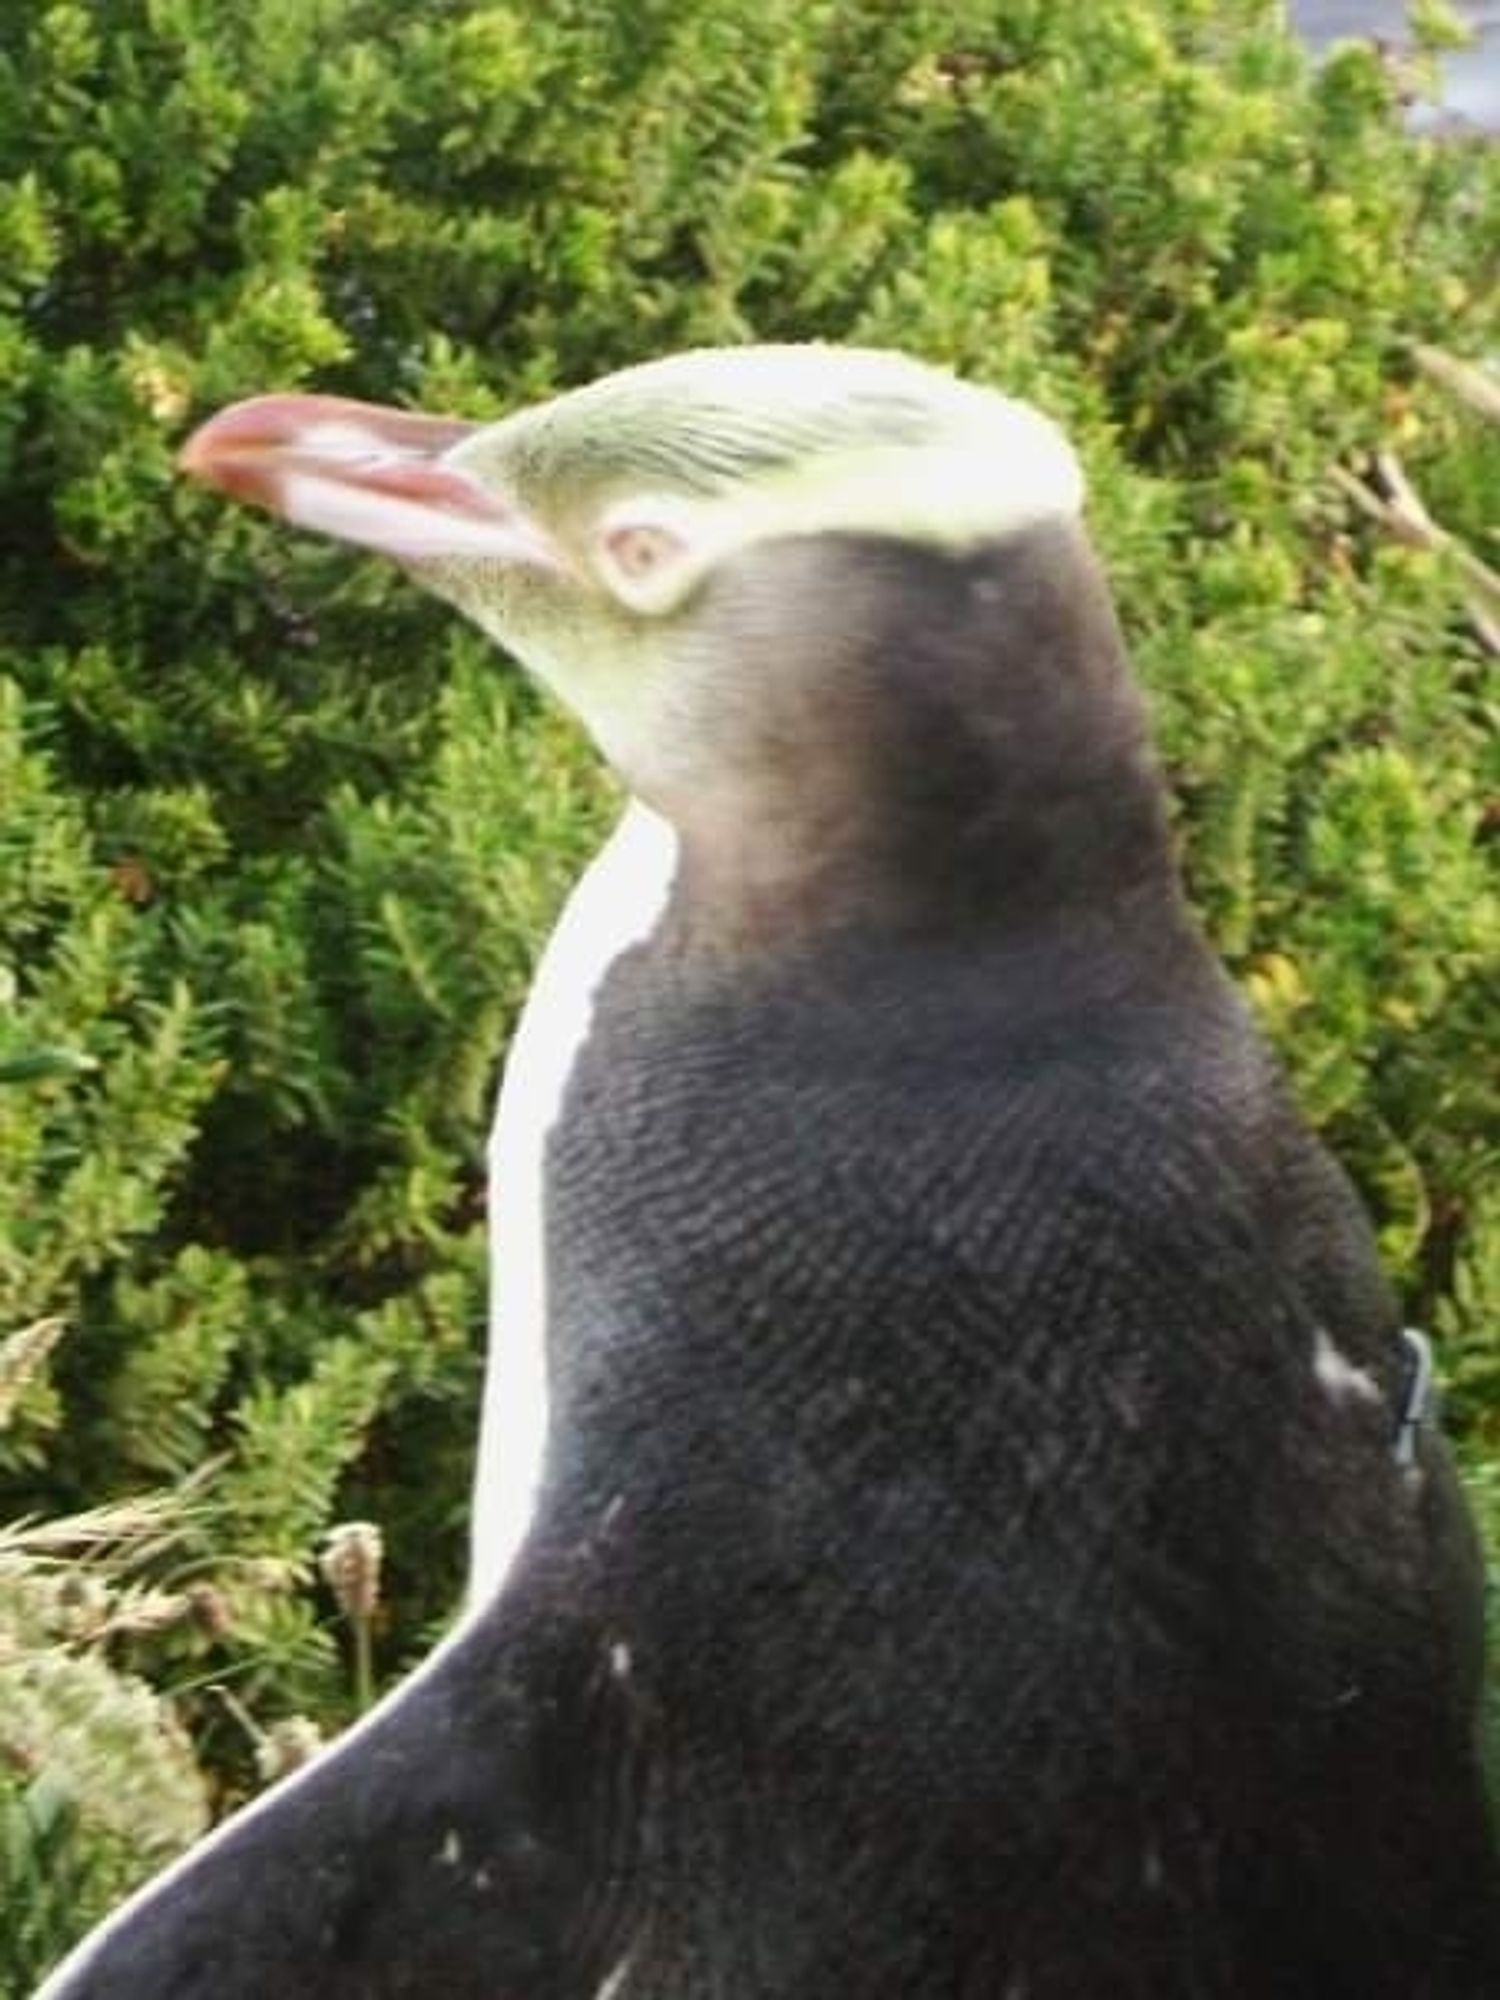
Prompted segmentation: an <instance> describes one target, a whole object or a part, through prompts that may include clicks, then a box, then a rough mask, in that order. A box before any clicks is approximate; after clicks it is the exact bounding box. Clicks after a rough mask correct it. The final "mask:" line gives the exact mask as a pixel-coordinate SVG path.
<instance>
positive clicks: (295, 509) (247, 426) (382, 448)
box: [177, 396, 565, 570]
mask: <svg viewBox="0 0 1500 2000" xmlns="http://www.w3.org/2000/svg"><path fill="white" fill-rule="evenodd" d="M480 428H481V426H480V425H478V424H470V423H465V422H463V421H462V420H461V419H460V418H457V417H427V416H422V415H421V414H419V413H418V412H417V411H414V410H389V409H385V408H383V407H382V406H381V405H380V404H378V403H356V402H351V401H350V400H348V399H347V398H345V397H343V396H255V397H252V398H251V399H250V401H249V402H245V403H232V404H231V405H230V406H229V408H228V409H227V410H221V411H220V412H219V414H218V415H217V416H216V417H210V418H209V420H208V422H207V423H206V424H204V425H203V426H202V427H201V428H200V429H198V430H196V431H194V432H193V435H192V436H191V437H190V438H189V439H188V441H187V443H186V444H185V445H184V446H183V448H182V451H181V453H180V455H179V457H178V461H177V463H178V465H179V467H180V468H181V470H182V471H183V472H185V473H186V474H187V475H188V477H189V478H191V479H201V480H203V481H204V483H205V484H206V485H209V486H217V487H218V488H219V489H220V490H221V491H222V492H225V493H228V494H230V495H231V496H232V497H233V498H234V499H236V500H244V501H247V502H248V503H249V504H250V505H251V506H253V507H265V508H268V509H269V510H270V511H271V512H272V513H273V514H280V515H281V516H282V517H283V518H284V519H286V520H288V521H291V522H293V523H295V524H296V525H297V526H298V527H302V528H311V529H313V530H314V531H315V532H316V533H319V534H324V535H333V536H336V537H337V538H338V539H339V540H340V541H345V542H353V543H356V544H357V545H358V546H359V547H361V548H367V549H376V550H378V551H379V552H380V553H381V554H382V555H387V556H392V557H394V558H395V560H396V561H397V562H403V563H421V562H425V561H432V560H441V559H443V558H445V557H448V558H460V559H462V558H464V557H474V558H486V557H487V558H490V559H492V560H494V561H498V562H508V563H524V564H528V565H530V566H532V567H533V568H535V567H543V568H547V569H554V570H556V569H562V568H564V567H565V564H564V561H563V558H562V556H561V554H560V553H559V551H558V550H557V548H556V547H555V545H554V544H553V543H552V541H551V540H550V539H549V538H548V536H547V535H546V534H545V533H544V532H543V531H542V530H541V529H540V528H539V527H538V526H537V525H536V523H535V522H534V521H532V520H531V519H530V517H529V516H528V515H527V514H526V513H525V512H524V511H523V510H522V509H521V508H520V507H519V506H518V505H517V504H516V503H515V502H514V501H511V500H509V499H508V498H507V497H506V496H505V495H504V494H501V493H496V492H495V491H494V490H493V489H492V488H490V487H488V486H486V485H484V484H482V483H481V482H480V481H479V480H478V479H477V478H475V477H474V475H473V474H472V473H470V472H468V471H466V470H465V469H464V468H463V467H462V466H458V465H450V464H448V463H447V454H448V453H449V452H450V451H451V450H453V448H454V447H455V446H457V445H460V444H462V443H463V442H464V441H465V439H467V438H470V437H472V436H473V435H474V434H475V432H476V431H478V430H479V429H480Z"/></svg>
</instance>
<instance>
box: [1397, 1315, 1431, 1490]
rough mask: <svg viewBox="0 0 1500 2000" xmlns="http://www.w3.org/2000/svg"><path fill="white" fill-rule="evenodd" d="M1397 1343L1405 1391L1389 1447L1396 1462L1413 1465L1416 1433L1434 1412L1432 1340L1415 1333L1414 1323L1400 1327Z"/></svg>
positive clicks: (1415, 1450) (1415, 1451)
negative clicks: (1403, 1357) (1401, 1353)
mask: <svg viewBox="0 0 1500 2000" xmlns="http://www.w3.org/2000/svg"><path fill="white" fill-rule="evenodd" d="M1401 1344H1402V1346H1403V1347H1404V1348H1405V1349H1406V1361H1405V1368H1406V1393H1405V1395H1404V1396H1403V1397H1402V1399H1401V1414H1400V1416H1399V1417H1398V1418H1397V1421H1396V1442H1395V1445H1394V1447H1393V1449H1394V1452H1395V1458H1396V1463H1397V1465H1415V1464H1416V1462H1417V1434H1418V1432H1419V1431H1420V1430H1421V1428H1422V1426H1423V1424H1426V1423H1431V1422H1432V1420H1433V1417H1434V1416H1435V1415H1436V1402H1437V1399H1436V1394H1435V1391H1434V1388H1433V1376H1432V1343H1431V1341H1430V1340H1429V1339H1428V1338H1427V1336H1426V1334H1425V1333H1419V1332H1418V1331H1417V1329H1416V1328H1415V1327H1414V1326H1404V1327H1402V1329H1401Z"/></svg>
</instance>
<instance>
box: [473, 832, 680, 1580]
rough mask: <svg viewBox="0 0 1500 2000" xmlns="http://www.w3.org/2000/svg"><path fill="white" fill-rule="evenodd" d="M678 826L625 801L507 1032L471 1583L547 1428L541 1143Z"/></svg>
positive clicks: (516, 1531)
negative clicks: (610, 973)
mask: <svg viewBox="0 0 1500 2000" xmlns="http://www.w3.org/2000/svg"><path fill="white" fill-rule="evenodd" d="M676 872H677V836H676V834H675V833H674V832H673V830H672V828H671V827H670V826H669V825H668V824H667V822H666V821H665V820H664V819H662V818H660V817H659V816H658V815H657V814H656V813H654V812H652V811H651V810H650V809H649V808H648V807H646V806H643V805H641V804H639V803H638V802H636V803H632V804H631V805H630V806H629V808H628V809H627V810H626V813H625V816H624V818H623V819H622V820H621V821H620V824H619V825H618V826H617V827H616V828H615V831H614V832H613V834H611V836H610V838H609V840H608V841H607V842H606V843H605V845H604V847H603V848H602V849H601V850H600V852H599V853H598V854H597V855H596V856H595V858H594V860H593V862H592V863H591V864H590V866H589V868H588V869H587V871H586V872H585V873H584V875H583V877H582V879H581V880H580V881H579V883H578V886H577V887H576V888H575V889H574V891H573V894H572V895H571V897H570V898H569V899H568V902H567V905H566V907H565V908H564V910H563V913H562V916H561V918H560V919H559V921H558V925H557V928H556V929H555V930H554V932H553V933H552V936H551V938H550V939H549V940H548V942H547V947H546V949H545V951H544V952H543V953H542V957H541V962H540V963H539V965H538V966H537V969H536V973H535V976H534V978H533V980H532V985H531V993H530V997H529V998H528V1000H527V1002H526V1006H525V1009H524V1011H523V1012H522V1015H521V1019H520V1021H519V1023H518V1024H517V1027H516V1031H515V1034H514V1036H513V1037H512V1040H511V1045H510V1055H509V1058H508V1060H507V1062H506V1067H505V1080H504V1082H503V1083H502V1085H501V1088H500V1103H499V1109H498V1111H497V1114H496V1118H495V1126H494V1131H493V1134H492V1135H491V1139H490V1200H491V1221H490V1344H489V1356H488V1361H487V1364H486V1373H485V1386H484V1415H483V1420H482V1423H481V1427H480V1437H479V1465H478V1471H477V1474H476V1477H475V1482H474V1511H473V1522H472V1531H471V1556H470V1570H469V1593H470V1599H471V1602H473V1603H474V1604H475V1605H478V1604H481V1603H483V1602H485V1601H486V1600H488V1599H489V1598H490V1597H491V1596H493V1594H494V1593H495V1591H496V1590H498V1589H499V1587H500V1585H501V1583H502V1582H503V1580H504V1577H505V1573H506V1571H507V1570H508V1569H509V1567H510V1564H511V1561H512V1559H513V1557H514V1555H515V1553H516V1551H517V1549H518V1548H519V1547H520V1545H521V1543H522V1542H523V1541H524V1540H525V1538H526V1533H527V1530H528V1528H529V1527H530V1525H531V1517H532V1512H533V1509H534V1507H535V1505H536V1495H537V1488H538V1485H539V1482H540V1479H541V1475H542V1464H543V1458H544V1455H545V1450H546V1438H547V1409H548V1404H547V1354H546V1347H547V1268H546V1173H545V1168H546V1148H547V1140H548V1137H549V1135H550V1133H551V1131H552V1128H553V1126H554V1125H555V1124H556V1122H557V1116H558V1112H559V1111H560V1109H561V1107H562V1101H563V1096H564V1093H565V1092H566V1090H567V1086H568V1079H569V1078H570V1077H571V1075H572V1073H573V1067H574V1064H575V1063H576V1061H577V1058H578V1053H579V1051H580V1049H581V1048H582V1047H583V1045H584V1043H585V1042H586V1041H587V1039H588V1035H589V1029H590V1026H591V1025H592V1022H593V1018H594V1005H595V1000H596V997H597V994H598V991H599V987H600V984H601V982H602V981H603V979H604V977H605V975H606V974H607V972H608V971H609V968H610V967H611V965H613V964H614V962H615V960H616V959H617V958H618V957H619V956H620V954H621V953H622V952H625V951H628V950H629V949H630V947H631V946H632V945H635V944H639V943H641V942H642V941H643V940H644V939H645V938H647V937H649V936H650V934H651V932H652V931H653V930H654V929H655V928H656V925H657V923H658V921H659V920H660V918H661V914H662V911H663V910H664V909H665V907H666V901H667V896H668V894H669V893H670V890H671V886H672V879H673V877H674V876H675V874H676Z"/></svg>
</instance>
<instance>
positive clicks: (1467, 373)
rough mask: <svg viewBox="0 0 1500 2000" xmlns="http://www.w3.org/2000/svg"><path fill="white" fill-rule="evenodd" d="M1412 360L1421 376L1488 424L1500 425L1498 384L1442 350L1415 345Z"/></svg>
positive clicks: (1487, 374) (1487, 375)
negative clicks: (1455, 397)
mask: <svg viewBox="0 0 1500 2000" xmlns="http://www.w3.org/2000/svg"><path fill="white" fill-rule="evenodd" d="M1412 356H1413V359H1414V360H1415V361H1416V364H1417V366H1418V367H1419V368H1420V369H1421V371H1422V373H1423V374H1424V375H1425V376H1427V377H1428V379H1429V380H1430V381H1433V382H1436V383H1437V384H1438V385H1439V387H1440V388H1444V389H1446V390H1447V391H1448V392H1449V394H1450V395H1453V396H1457V398H1458V400H1459V401H1460V402H1461V403H1464V404H1467V406H1468V407H1469V408H1470V409H1471V410H1473V411H1475V412H1476V413H1477V414H1478V415H1479V416H1481V417H1483V418H1485V419H1486V421H1487V422H1489V423H1492V424H1500V381H1497V380H1496V379H1495V377H1494V376H1493V375H1491V374H1489V373H1488V372H1487V371H1486V370H1485V369H1483V368H1480V367H1478V366H1477V365H1476V364H1475V363H1474V362H1472V361H1460V360H1459V358H1458V356H1457V355H1456V354H1449V353H1448V351H1447V349H1446V348H1442V347H1430V346H1428V345H1427V343H1426V342H1425V341H1420V340H1419V341H1418V342H1417V343H1416V345H1415V346H1414V347H1413V348H1412Z"/></svg>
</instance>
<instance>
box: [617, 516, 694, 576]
mask: <svg viewBox="0 0 1500 2000" xmlns="http://www.w3.org/2000/svg"><path fill="white" fill-rule="evenodd" d="M605 546H606V547H607V548H608V550H609V555H610V560H611V562H612V563H613V564H614V566H615V568H616V569H617V570H618V571H619V572H620V574H621V575H622V576H628V577H629V578H630V579H631V580H632V581H633V582H638V581H639V580H640V579H641V578H642V577H646V576H650V575H651V574H652V573H653V572H654V571H655V570H656V569H657V568H658V567H659V566H660V565H661V564H662V563H664V562H667V561H669V560H670V559H671V556H672V555H673V553H674V551H675V550H676V549H677V547H678V546H679V545H678V543H677V540H676V538H675V537H674V536H673V535H671V534H669V533H668V531H667V530H666V529H665V528H661V527H656V526H652V525H649V524H647V523H645V522H638V523H636V524H634V525H627V526H624V527H618V528H613V529H611V530H610V532H609V533H608V534H607V535H606V537H605Z"/></svg>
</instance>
